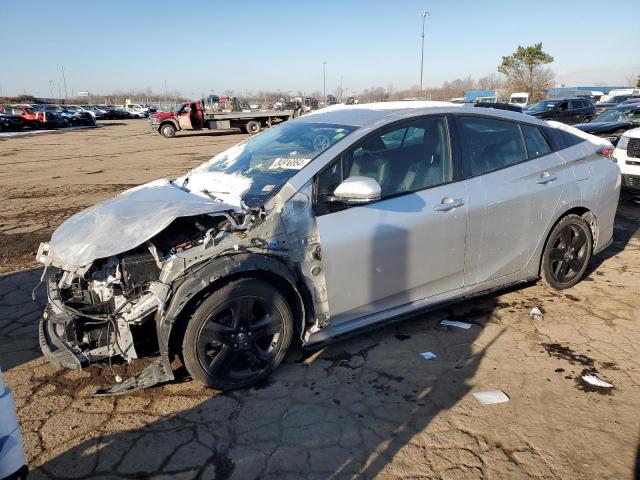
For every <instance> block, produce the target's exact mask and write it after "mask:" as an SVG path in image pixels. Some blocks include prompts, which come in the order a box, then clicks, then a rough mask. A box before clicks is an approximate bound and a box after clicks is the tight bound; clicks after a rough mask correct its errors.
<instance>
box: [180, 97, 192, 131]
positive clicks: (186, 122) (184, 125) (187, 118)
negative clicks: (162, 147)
mask: <svg viewBox="0 0 640 480" xmlns="http://www.w3.org/2000/svg"><path fill="white" fill-rule="evenodd" d="M191 108H195V106H193V107H192V106H191V105H190V104H188V103H185V104H184V105H183V106H182V108H181V109H180V110H179V111H178V125H180V129H181V130H191V129H192V128H193V125H192V123H191Z"/></svg>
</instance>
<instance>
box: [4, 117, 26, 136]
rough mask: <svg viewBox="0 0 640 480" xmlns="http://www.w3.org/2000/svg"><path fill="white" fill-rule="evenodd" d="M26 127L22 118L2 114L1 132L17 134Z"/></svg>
mask: <svg viewBox="0 0 640 480" xmlns="http://www.w3.org/2000/svg"><path fill="white" fill-rule="evenodd" d="M24 126H25V122H24V120H23V119H22V117H20V116H18V115H9V114H6V113H0V132H7V131H10V132H17V131H18V130H21V129H22V128H23V127H24Z"/></svg>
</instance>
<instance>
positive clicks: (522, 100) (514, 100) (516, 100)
mask: <svg viewBox="0 0 640 480" xmlns="http://www.w3.org/2000/svg"><path fill="white" fill-rule="evenodd" d="M511 103H527V99H526V98H525V97H511Z"/></svg>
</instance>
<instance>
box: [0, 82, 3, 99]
mask: <svg viewBox="0 0 640 480" xmlns="http://www.w3.org/2000/svg"><path fill="white" fill-rule="evenodd" d="M0 97H4V95H3V93H2V82H0Z"/></svg>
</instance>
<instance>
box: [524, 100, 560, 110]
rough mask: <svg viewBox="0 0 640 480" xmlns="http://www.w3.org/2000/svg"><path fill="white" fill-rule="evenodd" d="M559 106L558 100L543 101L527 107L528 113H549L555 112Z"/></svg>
mask: <svg viewBox="0 0 640 480" xmlns="http://www.w3.org/2000/svg"><path fill="white" fill-rule="evenodd" d="M557 104H558V101H557V100H542V101H541V102H538V103H534V104H533V105H529V106H528V107H527V112H547V111H549V110H553V108H554V107H555V106H556V105H557Z"/></svg>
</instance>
